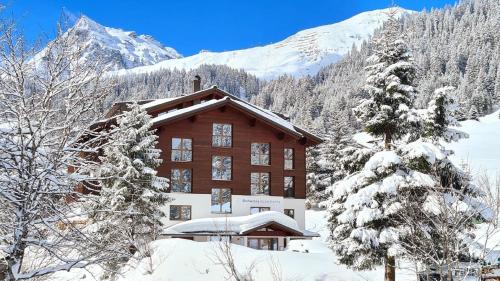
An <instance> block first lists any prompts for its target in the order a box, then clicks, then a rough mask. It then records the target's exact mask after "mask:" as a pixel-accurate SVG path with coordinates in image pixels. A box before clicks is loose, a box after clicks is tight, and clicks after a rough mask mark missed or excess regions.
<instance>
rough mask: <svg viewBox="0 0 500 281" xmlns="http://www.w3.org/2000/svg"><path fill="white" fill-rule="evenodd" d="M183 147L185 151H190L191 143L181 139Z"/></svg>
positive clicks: (189, 140) (188, 140)
mask: <svg viewBox="0 0 500 281" xmlns="http://www.w3.org/2000/svg"><path fill="white" fill-rule="evenodd" d="M182 143H183V147H184V149H187V150H192V148H193V141H192V140H191V139H182Z"/></svg>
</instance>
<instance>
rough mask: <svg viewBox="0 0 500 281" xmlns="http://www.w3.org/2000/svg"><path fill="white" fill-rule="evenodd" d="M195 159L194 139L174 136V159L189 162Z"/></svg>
mask: <svg viewBox="0 0 500 281" xmlns="http://www.w3.org/2000/svg"><path fill="white" fill-rule="evenodd" d="M192 160H193V141H192V140H191V139H181V138H172V161H174V162H189V161H192Z"/></svg>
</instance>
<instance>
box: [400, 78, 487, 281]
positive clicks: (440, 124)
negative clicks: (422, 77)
mask: <svg viewBox="0 0 500 281" xmlns="http://www.w3.org/2000/svg"><path fill="white" fill-rule="evenodd" d="M453 90H454V88H453V87H443V88H439V89H437V90H436V91H435V92H434V96H433V97H432V99H431V101H430V102H429V106H428V108H427V110H424V111H423V112H422V111H421V112H420V114H421V115H422V117H421V121H422V123H423V124H422V128H423V132H422V139H420V140H418V141H416V142H413V143H410V144H407V145H404V146H402V147H401V155H402V156H403V158H406V159H409V160H410V161H408V166H409V167H410V168H411V169H414V170H418V171H422V172H423V173H425V174H426V176H430V177H431V178H432V180H433V181H434V184H433V185H432V186H430V187H429V188H426V189H425V190H421V191H419V190H414V191H413V192H411V193H410V194H409V197H408V200H401V202H402V210H404V211H402V212H399V216H400V219H401V221H403V222H404V224H405V225H406V231H407V233H406V235H405V236H404V237H402V239H401V245H402V247H403V248H404V249H405V252H406V253H407V258H408V259H411V260H414V261H416V262H417V263H419V264H422V265H424V266H426V267H427V268H426V269H429V268H433V269H435V270H436V271H438V272H439V273H440V275H441V279H442V280H445V279H446V280H452V269H453V268H456V267H457V266H458V264H459V262H468V261H472V260H474V259H484V258H485V255H486V252H485V249H484V247H481V246H480V245H479V243H477V241H476V238H474V237H475V235H474V234H473V231H474V230H475V229H476V228H477V222H478V221H479V222H487V221H496V220H495V219H494V215H495V214H494V212H492V211H491V210H492V208H491V206H488V205H489V204H488V200H484V199H485V195H486V193H485V192H483V191H482V190H480V189H479V188H477V187H476V186H475V185H474V184H472V182H471V177H470V175H469V174H468V173H466V172H464V171H463V170H462V169H460V168H459V167H457V166H455V165H454V164H453V163H452V162H451V161H450V160H449V159H448V155H449V154H451V153H452V152H451V151H448V150H446V149H445V148H444V147H443V146H442V145H441V141H445V142H451V141H457V140H459V139H461V138H465V137H468V136H467V134H465V133H463V132H461V131H459V130H457V129H454V128H449V126H459V125H460V124H459V123H458V121H457V120H456V119H455V117H454V115H455V111H456V109H457V105H456V103H455V101H454V100H453V99H452V98H451V96H452V95H450V94H449V92H452V91H453ZM495 228H496V227H494V226H493V227H488V228H485V229H486V231H484V232H483V233H482V235H483V236H484V237H488V236H489V235H491V234H493V233H494V232H496V229H495ZM484 237H483V239H485V238H484ZM485 241H487V238H486V239H485ZM485 246H486V245H485ZM462 269H463V268H462ZM445 277H446V278H445Z"/></svg>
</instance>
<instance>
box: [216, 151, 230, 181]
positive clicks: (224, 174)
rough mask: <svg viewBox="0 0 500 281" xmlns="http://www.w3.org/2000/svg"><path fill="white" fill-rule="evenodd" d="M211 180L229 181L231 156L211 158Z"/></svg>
mask: <svg viewBox="0 0 500 281" xmlns="http://www.w3.org/2000/svg"><path fill="white" fill-rule="evenodd" d="M212 179H213V180H225V181H229V180H231V156H212Z"/></svg>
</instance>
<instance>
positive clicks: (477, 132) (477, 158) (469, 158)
mask: <svg viewBox="0 0 500 281" xmlns="http://www.w3.org/2000/svg"><path fill="white" fill-rule="evenodd" d="M499 114H500V110H498V111H496V112H494V113H492V114H489V115H486V116H484V117H481V118H479V121H475V120H467V121H463V122H460V123H461V124H462V127H459V128H458V129H460V130H462V131H464V132H466V133H468V134H469V138H468V139H463V140H460V141H459V142H456V143H452V144H450V145H448V147H449V148H450V149H452V150H453V151H454V152H455V155H452V156H451V157H450V159H451V160H453V161H454V162H455V163H456V164H459V165H460V164H462V163H465V164H467V165H469V167H470V168H471V172H472V173H473V175H474V176H476V177H477V176H481V175H484V173H487V174H488V175H489V176H490V177H491V178H492V179H495V178H496V177H497V176H498V175H499V174H500V118H499Z"/></svg>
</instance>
